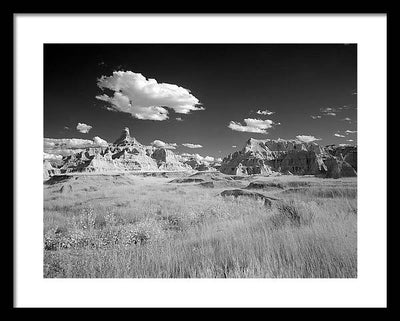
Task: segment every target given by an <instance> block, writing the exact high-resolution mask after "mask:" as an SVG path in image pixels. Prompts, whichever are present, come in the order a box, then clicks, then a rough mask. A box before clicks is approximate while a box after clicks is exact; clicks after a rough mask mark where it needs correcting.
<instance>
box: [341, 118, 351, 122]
mask: <svg viewBox="0 0 400 321" xmlns="http://www.w3.org/2000/svg"><path fill="white" fill-rule="evenodd" d="M342 120H343V121H347V122H349V123H351V118H349V117H346V118H343V119H342Z"/></svg>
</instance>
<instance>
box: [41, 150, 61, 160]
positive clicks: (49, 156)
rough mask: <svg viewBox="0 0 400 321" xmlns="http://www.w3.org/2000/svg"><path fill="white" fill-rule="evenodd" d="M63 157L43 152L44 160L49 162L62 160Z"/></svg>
mask: <svg viewBox="0 0 400 321" xmlns="http://www.w3.org/2000/svg"><path fill="white" fill-rule="evenodd" d="M62 158H63V157H62V155H57V154H51V153H45V152H43V159H47V160H60V159H62Z"/></svg>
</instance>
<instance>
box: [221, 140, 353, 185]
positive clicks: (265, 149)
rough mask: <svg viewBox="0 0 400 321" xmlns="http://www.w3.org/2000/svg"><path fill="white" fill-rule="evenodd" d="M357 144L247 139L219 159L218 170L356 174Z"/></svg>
mask: <svg viewBox="0 0 400 321" xmlns="http://www.w3.org/2000/svg"><path fill="white" fill-rule="evenodd" d="M356 170H357V147H355V146H346V147H342V146H328V147H326V148H324V147H322V146H320V145H318V144H316V143H314V142H311V143H304V142H301V141H298V140H283V139H278V140H272V139H267V140H257V139H253V138H251V139H249V140H248V141H247V142H246V144H245V146H244V147H243V149H242V150H240V151H237V152H234V153H232V154H230V155H228V156H227V157H225V158H224V159H223V161H222V164H221V167H220V171H221V172H222V173H225V174H230V175H252V174H263V175H271V174H273V173H288V174H289V173H290V174H296V175H324V176H326V177H335V178H337V177H343V176H356V175H357V173H356Z"/></svg>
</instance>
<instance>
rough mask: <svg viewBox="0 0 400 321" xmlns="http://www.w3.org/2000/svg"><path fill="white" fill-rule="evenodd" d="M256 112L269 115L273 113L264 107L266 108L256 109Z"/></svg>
mask: <svg viewBox="0 0 400 321" xmlns="http://www.w3.org/2000/svg"><path fill="white" fill-rule="evenodd" d="M257 114H259V115H265V116H269V115H272V114H275V112H274V111H270V110H268V109H266V110H257Z"/></svg>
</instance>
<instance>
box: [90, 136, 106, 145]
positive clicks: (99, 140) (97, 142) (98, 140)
mask: <svg viewBox="0 0 400 321" xmlns="http://www.w3.org/2000/svg"><path fill="white" fill-rule="evenodd" d="M93 142H94V143H95V145H98V146H102V147H107V146H108V143H107V141H105V140H104V139H102V138H100V137H99V136H96V137H93Z"/></svg>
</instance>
